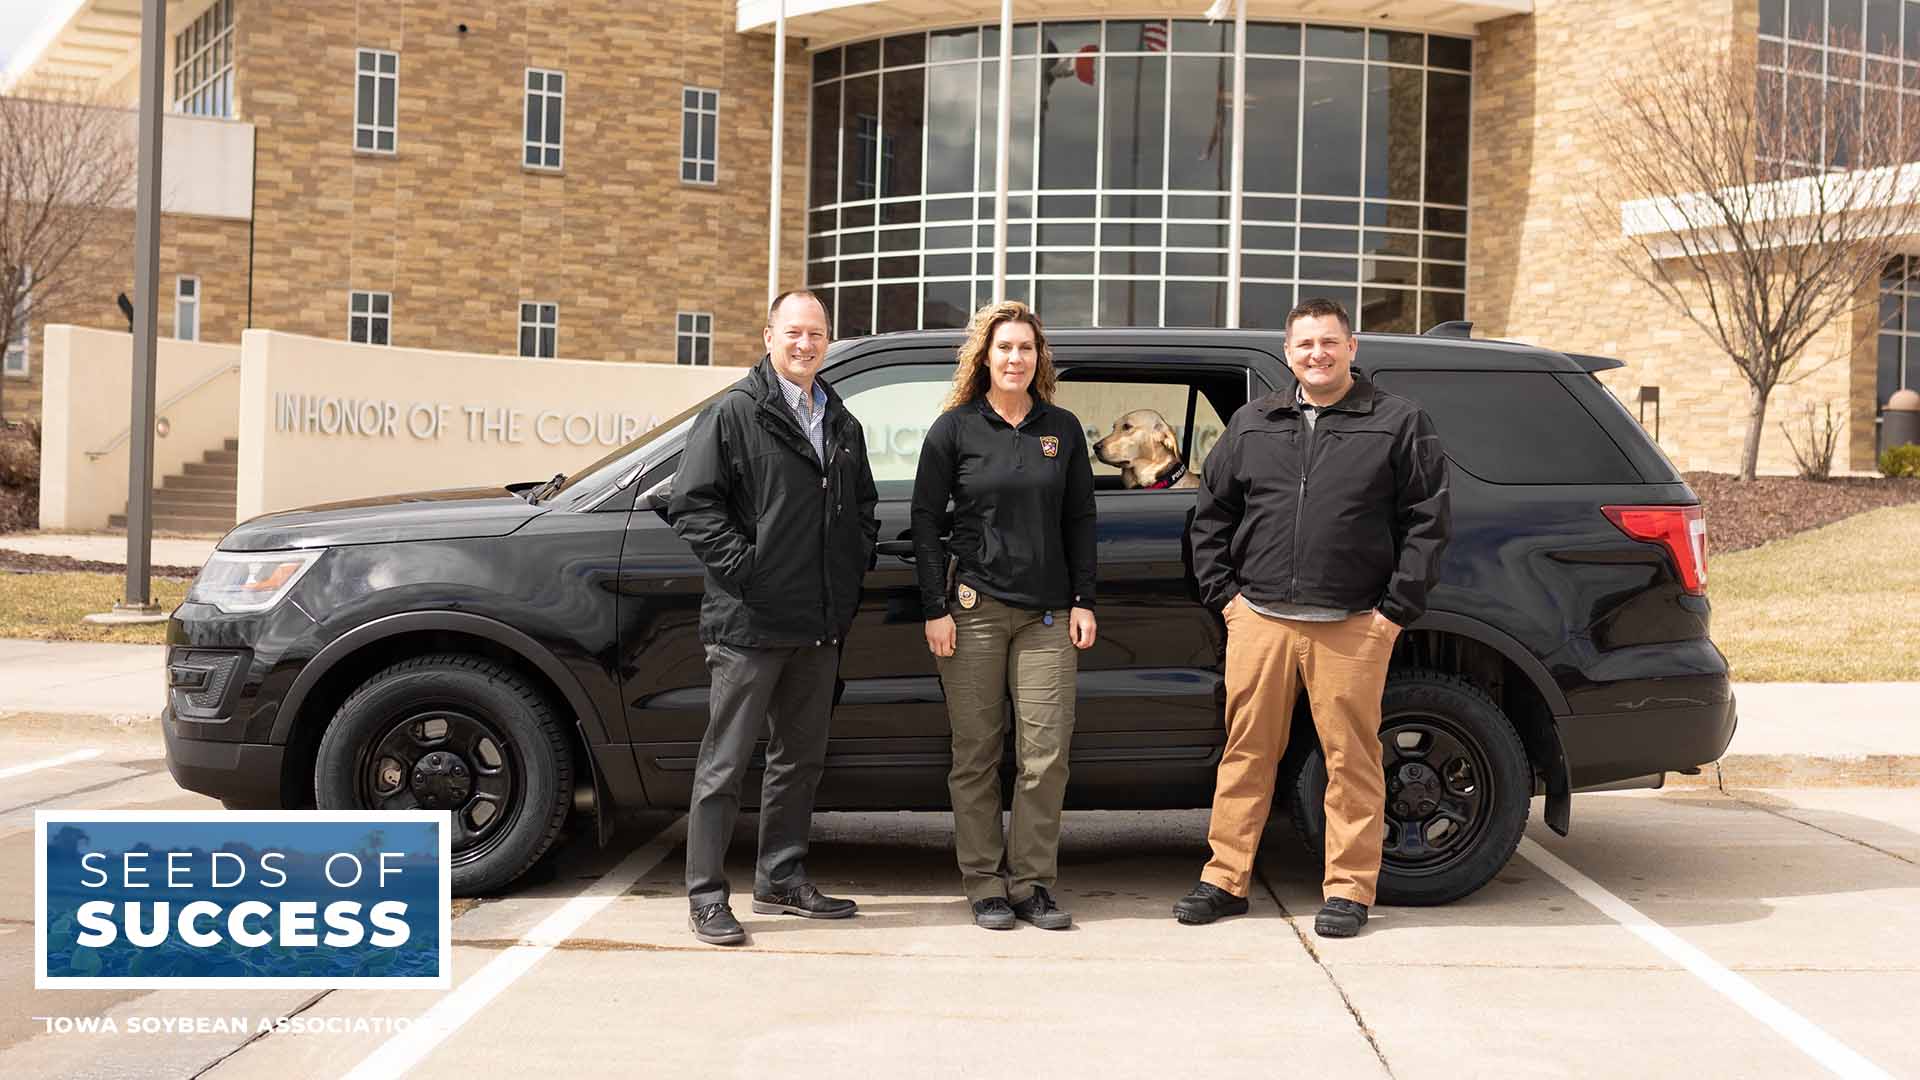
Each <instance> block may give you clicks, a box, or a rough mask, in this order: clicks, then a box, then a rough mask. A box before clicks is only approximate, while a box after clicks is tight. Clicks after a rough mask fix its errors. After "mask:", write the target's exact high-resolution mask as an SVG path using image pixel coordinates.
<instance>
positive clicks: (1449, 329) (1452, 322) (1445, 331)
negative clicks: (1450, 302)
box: [1421, 319, 1473, 338]
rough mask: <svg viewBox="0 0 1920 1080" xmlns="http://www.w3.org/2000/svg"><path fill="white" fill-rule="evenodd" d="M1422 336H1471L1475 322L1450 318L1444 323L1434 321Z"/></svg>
mask: <svg viewBox="0 0 1920 1080" xmlns="http://www.w3.org/2000/svg"><path fill="white" fill-rule="evenodd" d="M1421 336H1422V337H1450V338H1470V337H1472V336H1473V323H1471V322H1469V321H1467V320H1466V319H1449V320H1448V321H1446V322H1443V323H1434V324H1433V325H1432V326H1431V327H1428V328H1427V332H1426V333H1425V334H1422V335H1421Z"/></svg>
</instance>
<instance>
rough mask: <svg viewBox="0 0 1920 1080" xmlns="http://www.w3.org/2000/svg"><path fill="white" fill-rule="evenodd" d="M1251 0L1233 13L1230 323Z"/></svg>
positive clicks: (1236, 277)
mask: <svg viewBox="0 0 1920 1080" xmlns="http://www.w3.org/2000/svg"><path fill="white" fill-rule="evenodd" d="M1246 171H1247V0H1240V2H1239V3H1238V4H1237V5H1235V11H1234V16H1233V194H1232V196H1230V197H1229V200H1228V205H1229V207H1230V209H1229V214H1230V219H1229V220H1228V222H1227V325H1228V326H1229V327H1233V328H1238V327H1239V325H1240V246H1241V236H1240V219H1241V209H1242V207H1243V205H1244V203H1245V201H1246V186H1247V175H1246Z"/></svg>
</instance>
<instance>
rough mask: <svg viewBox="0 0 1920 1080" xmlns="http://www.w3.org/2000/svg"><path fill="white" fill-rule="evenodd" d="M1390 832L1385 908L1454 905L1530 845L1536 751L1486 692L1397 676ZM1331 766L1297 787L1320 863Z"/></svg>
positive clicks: (1391, 702)
mask: <svg viewBox="0 0 1920 1080" xmlns="http://www.w3.org/2000/svg"><path fill="white" fill-rule="evenodd" d="M1380 742H1381V746H1382V750H1383V754H1382V760H1383V764H1384V765H1385V768H1386V773H1387V827H1386V835H1385V837H1384V838H1383V841H1382V845H1381V846H1382V849H1383V850H1382V857H1381V862H1380V902H1382V903H1386V904H1410V905H1424V904H1444V903H1447V902H1448V901H1451V900H1458V899H1459V898H1461V897H1463V896H1466V895H1467V894H1468V893H1471V892H1473V891H1474V890H1476V889H1478V888H1479V887H1480V886H1482V885H1485V884H1486V883H1487V882H1488V881H1490V880H1492V879H1493V876H1494V875H1495V874H1497V873H1499V872H1500V868H1501V867H1503V866H1505V865H1506V864H1507V860H1508V859H1510V858H1512V857H1513V852H1514V849H1515V848H1516V847H1518V846H1519V845H1520V834H1521V833H1522V832H1523V831H1525V829H1526V827H1527V810H1528V807H1529V805H1530V804H1531V802H1532V798H1533V782H1532V778H1533V772H1532V769H1531V767H1530V766H1529V765H1528V763H1527V751H1526V747H1525V746H1524V745H1522V744H1521V742H1520V735H1519V733H1518V732H1516V731H1515V730H1514V728H1513V724H1512V723H1511V722H1509V721H1508V720H1507V716H1506V714H1505V713H1504V712H1502V711H1501V710H1500V707H1499V706H1498V705H1495V704H1494V703H1493V699H1492V698H1489V697H1488V696H1487V695H1486V694H1485V693H1484V692H1482V691H1481V690H1480V688H1479V687H1476V686H1474V685H1473V684H1471V683H1469V682H1467V681H1466V680H1464V679H1460V678H1456V677H1454V676H1451V675H1442V674H1440V673H1439V672H1434V671H1418V670H1415V671H1396V672H1394V673H1393V674H1391V675H1390V676H1388V678H1387V688H1386V692H1385V694H1384V695H1383V697H1382V699H1381V706H1380ZM1326 794H1327V765H1326V759H1325V758H1324V757H1322V756H1321V753H1320V751H1319V749H1318V748H1315V749H1314V751H1313V752H1312V753H1311V754H1310V755H1308V757H1307V758H1306V761H1305V763H1304V764H1303V766H1302V767H1301V769H1300V772H1299V775H1298V777H1297V779H1296V780H1295V781H1294V783H1293V785H1292V792H1291V800H1292V811H1293V821H1294V827H1295V828H1296V829H1298V830H1299V833H1300V839H1301V840H1302V841H1303V842H1304V843H1305V844H1306V845H1307V847H1308V849H1309V850H1311V851H1313V852H1315V853H1316V854H1318V853H1319V852H1320V851H1321V850H1322V837H1323V836H1325V835H1326V824H1327V821H1326V811H1325V805H1326Z"/></svg>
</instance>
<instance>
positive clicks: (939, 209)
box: [807, 19, 1473, 337]
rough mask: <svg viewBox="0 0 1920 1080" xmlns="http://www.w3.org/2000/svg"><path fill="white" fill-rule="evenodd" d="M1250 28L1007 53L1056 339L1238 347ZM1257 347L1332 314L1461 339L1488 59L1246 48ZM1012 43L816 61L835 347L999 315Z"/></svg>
mask: <svg viewBox="0 0 1920 1080" xmlns="http://www.w3.org/2000/svg"><path fill="white" fill-rule="evenodd" d="M1232 32H1233V27H1232V24H1231V23H1227V22H1221V23H1215V24H1212V25H1209V24H1208V23H1206V22H1204V21H1200V20H1180V19H1174V20H1165V19H1159V20H1137V19H1136V20H1105V21H1074V22H1048V23H1029V24H1024V25H1018V26H1015V27H1014V30H1013V42H1012V48H1013V53H1014V57H1013V67H1012V78H1013V101H1012V111H1013V117H1012V144H1011V152H1010V154H1009V168H1010V175H1011V180H1010V183H1009V190H1010V192H1011V196H1010V198H1009V207H1008V229H1007V291H1008V293H1009V295H1010V296H1012V297H1013V298H1015V299H1020V300H1026V301H1028V302H1029V303H1031V304H1033V306H1034V307H1035V309H1036V310H1038V311H1039V313H1040V316H1041V317H1042V318H1043V319H1045V320H1046V321H1047V323H1048V325H1050V326H1095V325H1097V326H1223V325H1225V322H1226V313H1227V269H1228V268H1227V258H1228V252H1227V232H1228V223H1229V209H1228V204H1229V198H1228V193H1229V191H1230V190H1231V188H1232V182H1233V177H1232V171H1231V170H1232V161H1233V147H1232V140H1233V101H1232V98H1233V57H1232V53H1231V48H1232ZM1247 51H1248V58H1247V120H1246V132H1247V152H1246V167H1245V177H1246V182H1245V191H1246V198H1245V211H1244V229H1243V237H1242V246H1243V254H1242V265H1241V274H1242V285H1241V288H1242V290H1243V291H1242V296H1241V324H1242V325H1244V326H1250V327H1277V326H1279V325H1280V324H1281V323H1282V322H1283V321H1284V319H1285V317H1286V312H1287V310H1288V309H1289V308H1290V307H1292V305H1293V303H1294V301H1295V300H1296V298H1298V297H1302V296H1330V297H1333V298H1334V299H1337V300H1339V301H1341V302H1342V303H1343V304H1345V305H1347V307H1348V309H1349V310H1351V311H1354V312H1355V313H1356V316H1357V318H1358V321H1359V324H1360V328H1361V329H1367V330H1397V331H1418V330H1423V329H1426V328H1428V327H1430V326H1432V325H1433V324H1435V323H1438V322H1443V321H1445V320H1448V319H1459V318H1464V317H1465V306H1466V303H1465V301H1466V294H1465V288H1466V256H1467V236H1466V234H1467V167H1468V157H1467V151H1468V147H1467V132H1468V130H1469V128H1470V114H1471V99H1472V75H1471V67H1472V59H1473V46H1472V42H1471V41H1470V40H1467V39H1463V38H1454V37H1444V36H1440V35H1428V34H1417V33H1401V32H1396V31H1381V30H1363V29H1356V28H1350V27H1339V26H1320V25H1313V24H1303V23H1265V22H1261V23H1249V24H1248V26H1247ZM999 52H1000V41H999V28H998V27H997V26H989V27H983V28H962V29H954V30H936V31H932V32H931V33H914V34H906V35H899V36H895V37H890V38H886V39H884V40H876V41H865V42H859V43H856V44H852V45H846V46H843V47H838V48H833V49H827V50H823V51H821V52H818V53H815V54H814V58H813V101H812V121H811V122H812V132H811V139H810V141H811V148H812V150H811V176H810V178H809V184H808V194H809V198H808V205H809V207H810V209H809V211H808V215H807V258H808V263H807V282H808V284H809V286H811V287H813V288H815V289H820V290H830V291H831V293H832V296H833V298H834V308H835V323H836V326H835V333H836V334H837V335H838V336H840V337H852V336H856V335H860V334H868V333H885V332H887V331H893V330H911V329H917V328H922V327H926V328H937V327H958V326H964V325H965V323H966V319H967V316H968V314H969V313H970V312H971V311H972V310H973V309H974V307H975V306H977V305H979V304H982V303H985V302H986V301H987V300H988V299H989V298H990V293H991V290H992V280H993V265H992V262H993V175H994V134H995V131H996V124H997V116H996V115H995V114H996V111H997V110H996V106H997V98H998V93H999V79H1000V72H999V66H1000V65H999Z"/></svg>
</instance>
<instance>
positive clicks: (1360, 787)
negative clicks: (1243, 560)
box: [1200, 596, 1393, 906]
mask: <svg viewBox="0 0 1920 1080" xmlns="http://www.w3.org/2000/svg"><path fill="white" fill-rule="evenodd" d="M1226 620H1227V745H1226V748H1225V750H1223V751H1222V752H1221V755H1220V770H1219V775H1218V777H1217V779H1216V782H1215V786H1214V793H1213V816H1212V818H1211V819H1210V820H1209V822H1208V824H1207V842H1208V844H1210V845H1211V846H1212V848H1213V858H1212V860H1210V861H1209V862H1208V863H1207V866H1206V869H1205V870H1203V871H1201V874H1200V880H1202V881H1206V882H1210V883H1212V884H1214V885H1217V886H1219V887H1220V888H1222V889H1225V890H1227V891H1228V892H1230V893H1232V894H1234V895H1235V896H1245V895H1247V889H1248V887H1249V886H1250V885H1251V883H1252V879H1253V857H1254V852H1255V850H1257V849H1258V848H1259V846H1260V833H1261V832H1262V830H1264V829H1265V828H1266V824H1267V813H1268V811H1269V810H1270V809H1271V808H1272V806H1273V787H1274V780H1275V776H1274V773H1275V771H1276V770H1277V769H1278V767H1279V765H1280V756H1281V755H1282V754H1284V753H1285V752H1286V749H1287V733H1288V728H1289V727H1290V725H1291V723H1292V720H1293V705H1294V700H1295V698H1296V697H1297V696H1298V695H1299V692H1300V688H1301V686H1302V685H1303V684H1304V685H1305V687H1306V691H1307V700H1308V701H1309V703H1310V704H1311V705H1312V708H1313V726H1314V728H1315V729H1316V730H1317V731H1318V732H1319V735H1320V747H1321V749H1322V750H1323V751H1324V752H1325V754H1326V759H1327V802H1326V812H1327V835H1326V871H1325V875H1326V876H1325V878H1324V880H1323V881H1322V883H1321V889H1322V892H1323V893H1324V897H1325V898H1326V899H1332V898H1333V897H1336V896H1343V897H1346V898H1347V899H1348V900H1352V901H1354V902H1356V903H1361V904H1366V905H1369V906H1371V905H1372V904H1373V901H1374V892H1375V888H1376V887H1377V885H1378V884H1379V880H1380V842H1381V834H1382V833H1383V831H1384V829H1385V825H1386V799H1387V788H1386V776H1385V774H1384V773H1383V772H1382V769H1381V763H1380V759H1381V749H1380V695H1381V693H1382V692H1383V691H1384V690H1385V689H1386V682H1387V661H1388V659H1389V658H1390V657H1391V656H1392V654H1393V641H1392V639H1391V638H1390V637H1389V636H1388V635H1387V634H1385V633H1383V632H1381V631H1378V630H1376V629H1374V618H1373V613H1372V612H1371V611H1367V612H1362V613H1360V614H1358V615H1353V616H1349V617H1348V618H1346V619H1342V620H1340V621H1339V622H1302V621H1296V620H1287V619H1276V618H1270V617H1268V616H1265V615H1262V614H1260V613H1259V612H1257V611H1254V610H1252V609H1251V608H1249V607H1247V606H1246V601H1244V600H1242V599H1241V598H1239V597H1237V596H1236V597H1235V598H1234V599H1233V601H1232V602H1231V603H1229V604H1228V605H1227V609H1226Z"/></svg>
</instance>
